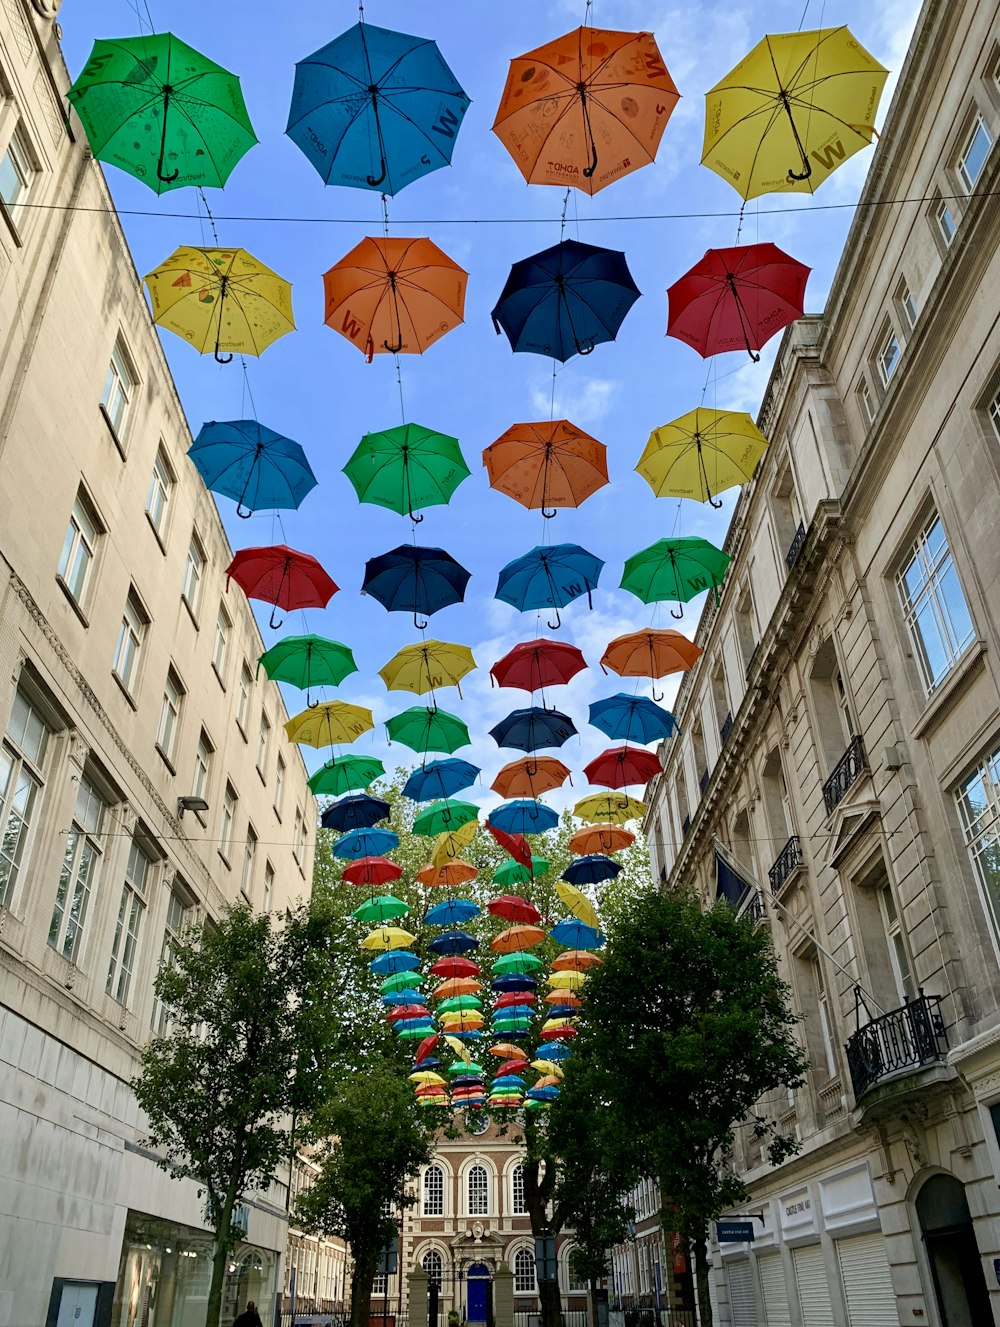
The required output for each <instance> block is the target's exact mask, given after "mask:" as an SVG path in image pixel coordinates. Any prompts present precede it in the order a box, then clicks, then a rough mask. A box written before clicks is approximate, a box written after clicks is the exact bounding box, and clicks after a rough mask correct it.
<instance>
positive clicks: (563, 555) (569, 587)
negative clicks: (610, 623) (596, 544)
mask: <svg viewBox="0 0 1000 1327" xmlns="http://www.w3.org/2000/svg"><path fill="white" fill-rule="evenodd" d="M603 566H604V563H603V561H602V560H601V558H597V557H594V555H593V553H588V552H587V550H586V549H585V548H581V547H580V545H579V544H552V545H551V546H549V547H538V548H533V549H532V550H531V552H530V553H525V554H524V556H523V557H519V558H515V559H514V561H513V562H508V563H507V565H506V567H502V568H501V570H500V577H499V579H498V580H497V592H496V595H495V596H494V597H495V598H497V599H501V600H503V602H504V603H505V604H511V605H512V606H513V607H514V608H518V609H520V610H521V612H522V613H523V612H524V611H525V610H526V609H531V608H554V609H555V610H556V620H555V621H554V622H550V623H549V627H550V628H551V629H552V630H553V631H555V630H556V629H557V628H558V626H559V620H560V619H559V611H558V610H559V609H560V608H565V607H566V605H567V604H571V603H572V602H573V600H574V599H579V598H580V596H581V595H582V594H585V595H586V596H587V603H588V605H589V606H590V607H591V608H593V606H594V604H593V599H592V597H591V595H592V592H593V591H594V590H596V588H597V582H598V580H599V579H600V576H601V568H602V567H603Z"/></svg>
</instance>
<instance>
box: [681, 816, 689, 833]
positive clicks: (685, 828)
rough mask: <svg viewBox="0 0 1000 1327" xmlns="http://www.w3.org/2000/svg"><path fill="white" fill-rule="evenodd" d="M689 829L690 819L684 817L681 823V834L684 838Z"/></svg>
mask: <svg viewBox="0 0 1000 1327" xmlns="http://www.w3.org/2000/svg"><path fill="white" fill-rule="evenodd" d="M690 828H691V817H690V816H685V817H684V819H683V820H682V821H681V834H682V836H683V837H684V838H687V832H688V830H689V829H690Z"/></svg>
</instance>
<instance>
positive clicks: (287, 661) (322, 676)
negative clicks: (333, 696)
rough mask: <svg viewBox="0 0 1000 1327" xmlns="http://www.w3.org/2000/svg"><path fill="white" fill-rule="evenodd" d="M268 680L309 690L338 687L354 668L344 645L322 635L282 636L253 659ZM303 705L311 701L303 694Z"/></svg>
mask: <svg viewBox="0 0 1000 1327" xmlns="http://www.w3.org/2000/svg"><path fill="white" fill-rule="evenodd" d="M261 668H263V669H264V672H265V673H266V674H267V675H268V677H269V678H270V679H271V681H272V682H287V683H288V684H289V686H293V687H298V688H299V689H300V690H301V691H305V692H307V693H308V692H309V691H311V690H312V688H313V687H339V686H340V684H341V682H343V680H344V678H345V677H347V676H348V675H349V674H350V673H356V672H357V671H358V665H357V664H356V663H355V662H354V655H353V654H352V653H351V650H350V648H349V647H348V646H347V645H341V643H340V641H337V640H326V639H325V638H324V637H323V636H285V638H284V639H283V640H279V641H278V643H277V645H272V646H271V648H270V649H269V650H265V651H264V653H263V654H262V655H261V656H260V658H259V659H258V660H257V669H258V671H259V670H260V669H261ZM306 704H307V705H311V704H312V700H311V699H310V697H309V696H308V694H307V695H306Z"/></svg>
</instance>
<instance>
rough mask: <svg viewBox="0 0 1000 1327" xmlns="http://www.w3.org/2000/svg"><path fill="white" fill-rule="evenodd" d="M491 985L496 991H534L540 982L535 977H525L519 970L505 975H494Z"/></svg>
mask: <svg viewBox="0 0 1000 1327" xmlns="http://www.w3.org/2000/svg"><path fill="white" fill-rule="evenodd" d="M490 985H491V986H492V988H493V989H494V990H495V991H533V990H534V989H535V988H536V987H537V985H538V982H537V981H535V979H534V977H525V976H523V975H522V974H521V973H519V972H510V973H507V974H505V975H504V976H503V977H494V978H493V980H492V981H491V982H490Z"/></svg>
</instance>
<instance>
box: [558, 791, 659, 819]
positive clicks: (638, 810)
mask: <svg viewBox="0 0 1000 1327" xmlns="http://www.w3.org/2000/svg"><path fill="white" fill-rule="evenodd" d="M573 814H574V815H575V816H579V818H580V819H581V820H590V821H592V822H593V823H595V824H597V823H599V822H603V821H608V822H609V823H610V824H612V825H625V824H627V823H628V822H629V821H630V820H641V819H642V818H643V816H644V815H645V814H646V804H645V802H640V801H637V800H636V798H634V797H626V796H625V795H624V794H623V793H593V794H592V795H591V796H590V797H584V798H583V799H582V801H579V802H577V804H576V806H574V807H573Z"/></svg>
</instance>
